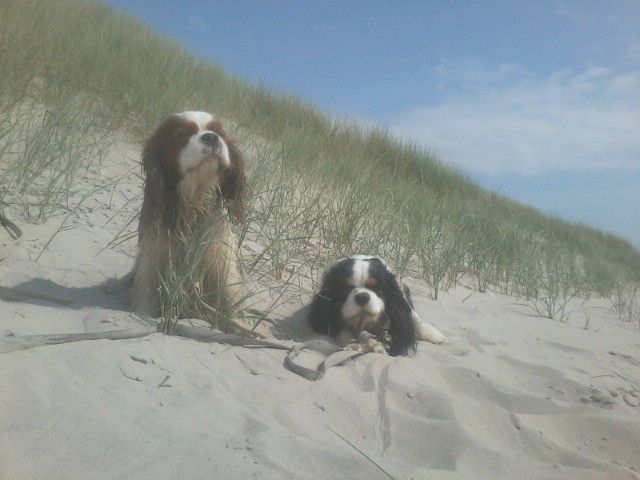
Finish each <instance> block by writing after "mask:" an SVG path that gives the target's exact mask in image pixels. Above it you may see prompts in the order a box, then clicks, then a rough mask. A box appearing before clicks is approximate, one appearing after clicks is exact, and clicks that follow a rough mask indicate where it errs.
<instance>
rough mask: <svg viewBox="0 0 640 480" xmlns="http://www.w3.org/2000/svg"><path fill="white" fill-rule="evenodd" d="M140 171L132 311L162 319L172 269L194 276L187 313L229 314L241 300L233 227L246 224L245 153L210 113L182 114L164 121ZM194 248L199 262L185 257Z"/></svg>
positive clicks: (153, 137) (152, 137) (241, 290)
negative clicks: (202, 308)
mask: <svg viewBox="0 0 640 480" xmlns="http://www.w3.org/2000/svg"><path fill="white" fill-rule="evenodd" d="M142 168H143V170H144V173H145V185H144V200H143V203H142V211H141V213H140V223H139V228H138V242H139V254H138V257H137V259H136V263H135V267H134V271H133V286H132V289H131V301H132V304H133V308H134V309H135V311H137V312H138V313H143V314H147V315H153V316H155V315H158V314H160V310H161V305H160V302H161V298H160V290H161V282H163V281H166V276H167V275H168V274H169V271H170V270H172V271H178V272H179V271H180V270H181V269H182V270H188V272H189V282H191V285H190V287H189V286H187V287H186V288H187V289H189V288H192V289H193V291H192V292H188V294H187V297H191V299H192V300H193V302H190V303H193V305H191V306H190V307H191V308H190V309H189V310H187V312H188V313H189V314H197V312H198V311H200V306H202V304H203V302H204V304H205V306H206V307H207V309H208V310H209V312H217V313H219V314H223V315H224V314H228V312H230V311H231V310H233V309H234V305H235V304H236V303H237V302H239V301H240V300H241V296H242V295H243V278H242V275H241V271H240V269H239V266H238V258H237V253H238V250H237V243H238V241H237V238H236V236H235V234H234V233H233V230H232V225H231V222H232V221H234V222H238V223H241V222H242V221H243V220H244V201H245V194H246V190H247V181H246V176H245V166H244V160H243V158H242V155H241V153H240V151H239V150H238V148H237V147H236V145H235V143H234V141H233V140H232V139H231V138H229V137H228V136H227V134H226V133H225V131H224V129H223V128H222V125H221V124H220V122H218V121H216V120H215V119H214V118H213V116H212V115H211V114H209V113H205V112H184V113H180V114H176V115H172V116H170V117H169V118H167V119H166V120H164V122H162V124H161V125H160V126H159V127H158V128H157V130H156V131H155V133H154V134H153V135H152V136H151V138H150V139H149V140H148V141H147V143H146V145H145V147H144V152H143V155H142ZM194 242H195V243H197V245H196V247H197V246H199V248H200V250H199V251H198V253H197V256H196V257H195V263H194V259H193V258H188V257H189V255H190V253H191V254H192V253H193V252H192V250H193V248H195V247H194V246H193V244H194ZM191 257H193V255H191ZM189 262H191V263H189ZM184 313H186V312H183V314H184Z"/></svg>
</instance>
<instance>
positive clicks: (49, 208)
mask: <svg viewBox="0 0 640 480" xmlns="http://www.w3.org/2000/svg"><path fill="white" fill-rule="evenodd" d="M52 26H55V28H52ZM0 71H2V72H3V74H2V75H0V174H1V175H2V176H3V178H4V179H5V181H3V182H2V184H1V185H0V210H1V209H7V208H11V211H12V212H13V213H14V214H15V215H18V216H19V219H20V220H21V221H24V222H42V221H46V220H47V219H48V218H50V217H51V216H53V215H63V214H65V212H68V211H72V210H73V209H75V208H77V207H78V204H77V201H78V199H82V198H83V195H84V194H86V192H79V191H76V189H77V188H79V187H77V185H78V182H77V178H78V175H81V174H82V173H83V172H84V171H86V170H87V169H88V168H91V166H95V164H96V163H98V164H99V162H100V161H101V160H100V159H101V158H102V155H103V154H104V152H105V151H107V150H108V148H109V147H110V145H111V142H112V140H113V138H115V137H116V136H124V137H126V138H127V139H129V140H131V141H133V142H136V143H141V142H142V141H143V140H144V139H145V138H146V137H147V136H148V135H150V133H151V132H152V130H153V128H154V127H155V126H156V125H157V124H158V122H159V121H160V120H161V119H162V118H164V117H166V116H167V115H169V114H171V113H173V112H178V111H184V110H208V111H212V112H214V113H215V114H216V115H217V116H219V117H221V118H222V119H223V121H224V122H225V124H226V125H227V126H228V128H229V130H230V131H231V133H232V134H233V135H234V136H235V137H236V138H237V140H238V143H239V145H240V147H241V149H242V150H243V151H244V153H245V155H246V157H247V160H248V164H249V178H250V187H251V196H250V198H249V211H248V219H247V222H246V223H245V224H244V225H243V226H242V227H241V228H240V229H239V232H238V234H239V237H240V239H241V240H242V241H243V243H244V244H245V246H247V245H248V246H247V247H246V248H245V250H244V253H243V260H244V265H245V271H246V272H247V274H248V275H249V276H251V278H253V279H254V280H255V281H256V282H262V281H264V282H266V281H267V277H268V278H269V281H272V282H275V283H276V284H277V285H279V286H280V288H281V289H297V290H300V289H306V291H307V292H310V291H311V290H312V289H313V288H314V287H315V285H316V284H317V282H318V281H319V275H320V273H321V272H322V270H323V269H324V267H325V266H326V265H327V264H328V263H330V262H331V261H334V260H336V259H337V258H340V257H342V256H346V255H351V254H370V255H379V256H381V257H383V258H385V259H386V260H387V261H388V262H389V264H390V265H391V267H392V268H394V269H395V270H396V271H397V272H398V273H399V274H400V275H401V276H403V275H405V274H410V275H412V276H415V277H417V278H419V279H421V280H423V281H424V282H425V283H426V285H428V287H429V289H430V291H431V293H432V295H433V297H434V298H436V299H437V298H439V296H440V294H441V292H442V291H446V290H447V289H448V288H449V287H451V286H452V285H454V284H455V283H456V282H457V281H459V279H460V278H461V277H462V276H463V275H470V276H471V277H472V278H473V279H474V282H473V285H474V288H476V289H477V290H478V291H480V292H484V291H486V290H487V289H489V288H495V289H497V290H498V291H500V292H503V293H507V294H512V295H516V296H518V297H519V298H523V299H525V300H527V301H528V302H530V304H531V305H532V307H533V308H534V309H535V311H536V312H537V313H538V314H540V315H542V316H546V317H549V318H554V319H557V320H566V319H567V311H566V305H567V303H568V301H569V300H570V299H571V298H574V297H575V296H585V297H588V296H591V295H600V296H603V297H606V298H611V300H612V308H614V309H615V311H616V312H617V313H618V314H619V315H621V318H623V317H624V318H625V319H626V318H630V320H632V321H633V319H636V320H637V319H638V302H639V301H638V293H637V292H638V284H639V283H640V253H639V252H638V251H637V250H636V249H634V248H633V246H632V245H631V244H630V243H629V242H627V241H625V240H623V239H620V238H618V237H615V236H614V235H610V234H607V233H604V232H601V231H598V230H596V229H594V228H591V227H589V226H586V225H581V224H573V223H569V222H566V221H563V220H561V219H558V218H555V217H552V216H548V215H544V214H542V213H540V212H538V211H536V210H535V209H533V208H531V207H528V206H526V205H522V204H520V203H518V202H514V201H512V200H510V199H508V198H505V197H503V196H501V195H498V194H496V193H493V192H489V191H487V190H484V189H482V188H480V187H479V186H477V185H475V184H474V183H473V182H471V181H470V180H469V179H468V178H467V177H466V176H465V175H464V174H463V173H462V172H460V171H458V170H456V169H454V168H451V167H449V166H447V165H446V164H445V163H443V162H442V161H441V160H440V159H438V158H436V157H434V156H433V155H432V154H430V153H429V152H428V150H427V149H425V148H422V147H419V146H417V145H415V144H411V143H408V142H406V141H402V140H400V139H398V138H396V137H394V136H393V135H391V134H390V133H389V132H387V131H385V130H384V129H381V128H378V127H371V126H364V125H358V124H356V123H354V122H352V121H346V120H342V119H337V118H334V117H332V116H330V115H328V114H327V113H325V112H322V111H321V110H319V109H317V108H315V107H314V106H312V105H311V104H309V103H308V102H305V101H304V100H302V99H300V98H297V97H295V96H291V95H287V94H283V93H278V92H274V91H270V90H268V89H266V88H264V87H262V86H260V85H254V84H251V83H249V82H247V81H244V80H242V79H239V78H237V77H235V76H233V75H231V74H229V73H228V72H226V71H225V70H224V69H223V68H222V67H220V66H218V65H214V64H212V63H210V62H205V61H203V60H200V59H198V58H195V57H193V56H192V55H190V54H189V53H188V52H187V51H186V49H184V48H183V47H182V46H180V45H179V44H177V43H176V42H174V41H172V40H171V39H168V38H166V37H164V36H162V35H160V34H158V33H156V32H154V31H153V30H152V29H151V28H150V27H148V26H146V25H144V24H143V23H142V22H140V21H138V20H137V19H135V18H133V17H130V16H128V15H125V14H122V13H119V12H117V11H115V10H114V9H112V8H110V7H108V6H105V5H103V4H100V3H95V2H88V1H82V0H57V1H55V2H51V1H48V0H19V1H18V0H6V1H4V2H2V3H1V4H0ZM105 183H107V180H105ZM141 194H142V190H140V195H141ZM125 226H126V227H127V228H126V229H125V230H123V231H122V232H121V235H119V238H118V239H127V238H130V237H131V236H133V235H134V233H135V227H136V221H135V219H130V221H129V222H128V223H126V224H125ZM118 239H111V240H112V243H114V244H115V243H117V241H118ZM174 273H175V275H174V276H173V277H172V278H168V279H167V281H166V282H165V284H164V285H165V287H166V289H165V290H166V291H165V292H164V297H163V298H165V299H166V304H167V305H168V307H167V308H168V310H167V312H169V313H167V315H169V317H170V315H171V312H173V311H174V310H176V309H179V308H180V305H178V304H179V303H180V302H179V301H178V300H177V299H178V297H179V295H178V296H176V295H177V293H176V292H177V291H178V290H179V289H180V288H182V289H183V290H184V288H185V287H184V282H183V280H184V278H188V275H187V277H184V278H183V276H181V274H180V272H174ZM178 285H181V286H180V287H178ZM183 294H184V292H183ZM176 302H178V304H177V303H176ZM169 317H168V318H169ZM638 323H639V324H640V320H638Z"/></svg>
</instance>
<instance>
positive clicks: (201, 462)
mask: <svg viewBox="0 0 640 480" xmlns="http://www.w3.org/2000/svg"><path fill="white" fill-rule="evenodd" d="M135 155H136V152H135V151H131V149H122V148H121V149H120V150H118V151H114V154H113V155H112V156H111V157H110V159H108V160H107V161H106V162H105V164H104V165H103V167H102V169H101V170H95V171H93V172H90V174H89V177H90V178H91V179H93V180H94V181H95V180H96V179H100V178H114V177H116V176H118V175H120V174H122V173H124V172H126V171H128V170H130V169H131V168H132V167H133V171H135ZM85 180H86V179H85ZM139 188H140V180H139V178H137V177H136V176H135V175H134V174H133V173H132V174H130V175H128V176H126V177H125V178H124V179H122V180H121V181H120V182H119V183H118V185H117V186H116V187H115V188H113V189H110V190H106V191H104V192H101V193H99V194H97V195H96V196H95V197H92V198H91V199H90V200H89V201H88V202H87V203H85V204H84V206H83V207H82V208H81V209H80V210H79V211H78V212H76V213H77V214H76V215H74V216H73V217H71V218H70V219H69V221H68V222H69V223H68V224H70V225H77V228H74V229H71V230H66V231H63V232H61V233H59V234H58V235H57V236H56V237H55V238H54V239H53V241H52V242H51V243H50V245H49V246H48V248H47V249H46V250H45V252H44V253H43V254H42V256H41V257H40V259H39V260H38V262H35V261H34V259H35V258H36V257H37V256H38V254H39V253H40V252H41V250H42V247H43V245H44V244H45V243H46V242H47V240H48V239H49V238H50V236H51V234H52V233H53V232H54V231H55V230H56V229H57V228H58V226H59V225H60V222H61V221H62V220H63V217H58V218H53V219H51V220H50V221H48V222H47V223H46V224H44V225H28V224H22V225H21V226H22V227H23V230H24V233H25V234H24V237H23V238H22V239H20V240H19V241H17V242H15V241H12V240H10V239H9V237H8V235H7V234H6V233H5V232H4V231H2V230H0V248H1V250H0V258H1V259H2V260H1V261H0V286H2V287H5V288H2V289H0V298H1V299H2V300H1V301H0V344H2V342H3V341H5V342H6V341H7V340H10V339H12V338H16V337H19V336H22V335H32V334H46V333H61V332H65V333H71V332H93V331H101V330H113V329H116V328H127V327H129V326H134V325H138V324H139V322H140V320H139V319H137V318H136V317H135V316H133V315H131V314H129V313H127V312H126V311H124V310H122V308H121V305H120V304H119V301H118V299H117V298H113V297H110V296H108V295H106V294H105V293H104V292H103V291H102V290H101V289H100V288H97V287H95V285H97V284H98V283H100V282H101V281H102V280H103V279H104V278H106V277H109V276H112V275H116V274H122V273H124V272H126V271H127V269H128V268H129V267H130V265H131V262H132V258H131V257H130V255H129V254H131V253H132V252H133V248H134V246H133V244H132V243H131V242H129V243H127V244H124V245H123V246H121V247H118V248H116V249H104V247H105V245H106V243H107V242H108V241H109V240H110V239H111V238H113V236H114V235H115V234H116V233H117V232H118V231H119V230H120V228H121V227H122V226H123V225H124V223H125V222H126V219H127V218H128V217H129V216H130V215H132V214H134V213H135V210H136V208H137V204H136V202H135V201H133V202H130V201H129V200H131V199H132V198H134V197H135V196H136V194H137V193H138V191H139V190H138V189H139ZM109 206H110V207H111V208H108V207H109ZM111 217H113V219H111V220H109V219H110V218H111ZM74 221H76V222H77V223H76V224H74V223H73V222H74ZM359 253H364V252H359ZM411 285H412V287H413V291H414V297H415V301H416V304H417V309H418V311H419V312H420V314H421V315H422V316H423V317H424V318H426V319H429V320H431V321H432V322H433V323H434V324H436V325H437V326H439V327H440V328H441V329H442V330H443V331H444V332H445V333H446V334H447V335H448V337H449V341H450V343H449V344H448V345H444V346H433V345H430V344H421V345H420V348H419V351H418V353H417V355H416V356H414V357H411V358H390V357H386V356H382V355H377V354H368V355H365V356H363V357H360V358H357V359H356V360H354V361H351V362H349V363H348V364H347V365H345V366H341V367H335V368H332V369H330V370H329V371H328V372H327V374H326V375H325V377H324V378H323V379H321V380H320V381H317V382H310V381H307V380H305V379H303V378H302V377H300V376H298V375H296V374H294V373H292V372H290V371H289V370H287V369H286V368H285V367H284V366H283V360H284V356H285V353H284V352H282V351H277V350H266V349H254V350H251V349H247V348H242V347H229V346H227V345H220V344H204V343H199V342H196V341H193V340H186V339H182V338H175V337H167V336H163V335H160V334H155V335H152V336H149V337H146V338H142V339H132V340H118V341H110V340H98V341H85V342H76V343H68V344H64V345H56V346H48V347H38V348H33V349H29V350H21V351H14V352H10V353H4V354H0V478H1V479H24V478H38V479H41V478H47V479H57V478H60V479H63V478H64V479H86V478H96V479H97V478H110V479H111V478H127V479H128V478H156V479H175V478H185V479H198V478H208V479H210V478H225V479H226V478H229V479H236V478H259V479H268V478H274V479H276V478H277V479H280V478H295V479H298V478H309V479H317V478H327V479H329V478H349V479H360V478H362V479H374V478H380V479H384V478H389V477H388V476H387V474H385V473H384V472H383V471H382V470H381V469H379V468H378V467H376V466H375V465H374V464H373V463H372V461H370V460H368V459H367V458H365V456H364V455H367V456H368V457H369V458H370V459H371V460H373V461H375V462H376V463H377V464H378V465H379V466H380V467H382V468H383V469H384V470H385V471H386V472H388V474H390V475H391V476H393V478H397V479H400V478H403V479H404V478H414V479H427V478H428V479H438V478H447V479H448V478H459V479H470V478H474V479H475V478H487V479H495V478H505V479H513V478H575V479H587V478H598V479H601V478H616V479H617V478H640V475H638V473H637V472H640V408H638V406H637V405H638V402H639V401H640V393H638V392H637V390H638V389H639V388H640V385H639V381H640V332H638V330H637V326H636V327H635V328H634V327H633V326H631V325H628V324H624V323H621V322H619V321H617V320H616V319H615V318H614V317H613V315H611V314H609V313H608V312H607V309H606V307H607V305H606V302H599V301H595V300H592V301H589V302H586V303H583V302H576V303H575V305H574V306H573V310H574V311H575V313H573V314H572V316H571V319H570V322H569V323H567V324H562V323H559V322H554V321H551V320H546V319H542V318H538V317H535V316H532V315H531V311H530V310H528V309H527V308H526V307H523V306H520V305H517V304H516V301H515V299H513V298H510V297H506V296H501V295H497V294H491V293H488V294H479V293H475V294H472V295H471V296H469V294H470V293H472V292H471V290H468V289H466V288H465V287H464V286H460V287H458V288H457V289H456V290H455V291H453V292H450V293H449V294H446V295H444V298H443V299H442V300H440V301H438V302H434V301H432V300H430V299H429V298H428V297H427V296H426V291H425V288H424V286H423V285H421V284H420V283H418V282H415V281H414V282H411ZM8 286H11V287H14V286H17V287H18V288H19V289H20V290H21V291H28V292H39V293H42V294H46V295H50V296H53V297H55V298H58V299H67V300H68V301H70V303H67V304H64V305H63V304H59V303H55V302H52V301H51V300H50V299H49V300H47V299H42V298H40V299H37V298H36V299H34V298H26V297H25V296H22V298H21V293H20V291H17V290H15V289H7V288H6V287H8ZM302 307H303V305H302V304H291V305H288V306H287V309H288V310H289V311H290V313H291V316H290V317H289V318H287V319H285V320H283V321H282V322H281V323H279V324H278V325H275V326H274V327H273V334H274V336H277V337H280V338H282V337H290V338H293V339H294V340H304V339H307V338H309V335H308V331H307V329H306V326H305V324H304V322H303V317H304V310H301V309H302ZM587 312H588V315H589V317H590V326H589V330H585V329H584V328H582V327H583V326H584V322H585V318H586V315H587ZM631 392H635V395H637V396H634V395H632V394H631ZM347 442H350V444H351V445H350V444H349V443H347ZM358 450H359V451H358Z"/></svg>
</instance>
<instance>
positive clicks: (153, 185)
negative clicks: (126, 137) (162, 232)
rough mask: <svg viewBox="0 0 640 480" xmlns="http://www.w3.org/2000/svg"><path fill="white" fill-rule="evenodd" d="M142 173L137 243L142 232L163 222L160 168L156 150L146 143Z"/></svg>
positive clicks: (163, 187)
mask: <svg viewBox="0 0 640 480" xmlns="http://www.w3.org/2000/svg"><path fill="white" fill-rule="evenodd" d="M142 172H143V173H144V199H143V201H142V210H141V211H140V221H139V225H138V241H141V240H142V237H143V235H144V232H145V231H147V230H149V229H150V228H152V227H156V228H157V227H159V226H160V225H161V224H162V222H163V220H164V218H163V217H164V215H163V210H164V208H163V206H164V203H165V196H166V192H165V184H164V178H163V175H162V172H161V166H160V163H159V161H158V157H157V149H155V148H154V146H153V145H152V144H151V143H147V145H146V146H145V148H144V151H143V153H142Z"/></svg>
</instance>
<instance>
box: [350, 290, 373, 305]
mask: <svg viewBox="0 0 640 480" xmlns="http://www.w3.org/2000/svg"><path fill="white" fill-rule="evenodd" d="M353 299H354V300H355V301H356V303H357V304H358V305H360V306H361V307H362V306H363V305H366V304H367V303H369V300H370V299H371V296H370V295H369V294H368V293H367V292H359V293H356V296H355V297H354V298H353Z"/></svg>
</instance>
